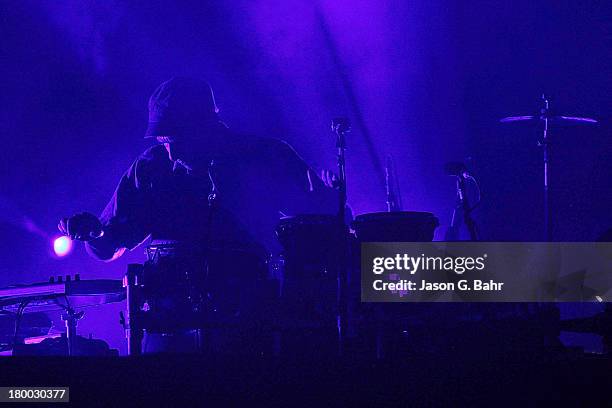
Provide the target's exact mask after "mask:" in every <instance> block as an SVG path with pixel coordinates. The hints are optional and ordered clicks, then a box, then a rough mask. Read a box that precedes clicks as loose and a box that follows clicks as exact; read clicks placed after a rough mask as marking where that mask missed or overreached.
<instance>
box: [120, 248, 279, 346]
mask: <svg viewBox="0 0 612 408" xmlns="http://www.w3.org/2000/svg"><path fill="white" fill-rule="evenodd" d="M146 253H147V259H148V260H147V262H146V263H145V264H144V265H142V264H130V265H129V266H128V270H127V273H126V275H125V277H124V281H123V284H124V286H125V288H126V294H127V314H126V315H125V316H123V317H122V324H123V326H124V329H125V331H126V337H127V338H128V353H129V354H131V355H138V354H141V353H142V340H143V337H144V333H145V331H146V333H149V334H150V333H159V334H167V333H184V332H186V331H196V332H197V337H198V339H196V341H197V343H198V347H199V349H200V351H203V349H202V347H205V346H207V344H205V343H206V342H205V340H204V339H203V337H206V336H207V332H208V331H210V330H217V329H218V330H225V329H233V328H243V329H245V330H247V329H249V328H251V327H252V326H254V325H255V324H256V323H260V322H262V321H263V320H266V319H268V318H269V314H270V308H271V302H273V301H274V300H275V299H276V298H277V297H278V285H277V283H276V282H275V281H274V280H273V279H269V277H268V272H267V264H266V260H265V259H261V258H260V257H259V256H257V255H254V254H250V253H248V252H245V251H241V250H230V249H218V248H207V249H203V248H200V247H199V246H194V245H189V244H184V243H179V242H170V241H164V243H159V242H155V243H152V244H151V245H149V246H148V247H147V248H146Z"/></svg>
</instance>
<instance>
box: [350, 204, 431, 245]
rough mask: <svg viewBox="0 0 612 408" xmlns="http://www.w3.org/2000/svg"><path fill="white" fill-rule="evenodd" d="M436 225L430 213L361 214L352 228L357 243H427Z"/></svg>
mask: <svg viewBox="0 0 612 408" xmlns="http://www.w3.org/2000/svg"><path fill="white" fill-rule="evenodd" d="M438 225H439V222H438V219H437V218H436V217H435V216H434V215H433V214H432V213H429V212H412V211H400V212H390V213H389V212H379V213H368V214H361V215H358V216H357V217H355V220H354V221H353V224H352V227H353V229H354V230H355V235H356V237H357V240H358V241H359V242H428V241H433V237H434V232H435V230H436V228H437V227H438Z"/></svg>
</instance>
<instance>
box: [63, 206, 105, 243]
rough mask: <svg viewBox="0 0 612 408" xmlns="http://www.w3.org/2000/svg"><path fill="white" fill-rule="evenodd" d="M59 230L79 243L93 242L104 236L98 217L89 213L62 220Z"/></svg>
mask: <svg viewBox="0 0 612 408" xmlns="http://www.w3.org/2000/svg"><path fill="white" fill-rule="evenodd" d="M57 228H58V229H59V230H60V232H61V233H62V234H64V235H67V236H69V237H70V238H71V239H76V240H79V241H91V240H92V239H96V238H99V237H101V236H102V224H101V223H100V220H98V217H96V216H95V215H93V214H90V213H88V212H82V213H79V214H75V215H73V216H72V217H68V218H62V219H61V220H60V222H59V224H58V225H57Z"/></svg>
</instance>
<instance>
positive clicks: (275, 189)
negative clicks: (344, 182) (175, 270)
mask: <svg viewBox="0 0 612 408" xmlns="http://www.w3.org/2000/svg"><path fill="white" fill-rule="evenodd" d="M145 137H147V138H155V139H156V140H157V142H159V144H157V145H155V146H153V147H151V148H149V149H147V150H146V151H145V152H144V153H143V154H141V155H140V157H138V158H137V159H136V161H135V162H134V163H133V164H132V165H131V166H130V168H129V169H128V170H127V172H126V173H125V174H124V175H123V176H122V177H121V180H120V182H119V185H118V187H117V189H116V191H115V194H114V195H113V197H112V198H111V200H110V202H109V203H108V205H107V206H106V208H105V209H104V211H103V212H102V215H101V216H100V218H99V219H98V218H97V217H96V216H94V215H92V214H90V213H81V214H77V215H74V216H72V217H70V218H66V219H63V220H62V221H61V222H60V224H59V229H60V230H61V231H62V232H64V233H65V234H67V235H69V236H70V237H72V238H73V239H77V240H82V241H86V246H87V250H88V252H89V253H90V254H92V255H93V256H95V257H97V258H99V259H102V260H113V259H116V258H117V257H119V256H121V254H122V253H123V252H124V251H125V249H130V250H131V249H133V248H135V247H136V246H138V245H139V244H140V243H142V242H143V241H144V240H145V239H147V238H148V237H151V239H152V240H170V241H178V242H184V243H190V244H195V245H198V244H199V245H208V246H211V247H223V248H235V249H241V250H247V251H251V252H256V253H259V254H261V255H262V256H263V255H264V254H266V253H269V252H270V251H274V250H275V249H277V243H276V240H275V236H274V228H275V225H276V224H277V222H278V218H279V216H281V215H294V214H304V213H327V214H333V213H335V212H336V211H337V208H336V206H337V203H338V201H337V192H336V191H335V190H333V189H331V188H329V187H328V186H327V185H326V183H324V182H323V181H322V180H321V178H319V177H318V176H317V175H316V173H315V172H313V171H312V170H311V169H310V168H309V166H308V165H307V164H306V163H305V162H304V161H303V160H302V159H301V158H300V157H299V156H298V155H297V154H296V152H295V151H294V150H293V149H292V148H291V147H290V146H289V145H288V144H287V143H285V142H283V141H281V140H278V139H271V138H259V137H247V136H242V135H237V134H235V133H233V132H231V131H230V130H229V129H228V128H227V127H226V126H225V125H224V124H223V123H221V122H220V121H219V117H218V109H217V106H216V104H215V100H214V96H213V93H212V90H211V88H210V86H209V85H208V84H207V83H206V82H204V81H200V80H197V79H191V78H173V79H170V80H169V81H166V82H164V83H162V84H161V85H160V86H159V87H158V88H157V89H156V90H155V92H154V93H153V95H152V96H151V98H150V100H149V124H148V128H147V131H146V136H145ZM324 178H325V179H326V182H328V183H329V182H331V180H330V174H329V173H325V175H324ZM211 211H212V213H211Z"/></svg>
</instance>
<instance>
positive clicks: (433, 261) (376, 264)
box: [372, 254, 487, 275]
mask: <svg viewBox="0 0 612 408" xmlns="http://www.w3.org/2000/svg"><path fill="white" fill-rule="evenodd" d="M486 258H487V254H484V255H483V256H479V257H471V256H467V257H451V256H446V257H441V256H425V254H421V256H409V255H408V254H396V255H395V256H394V257H386V258H385V257H376V258H373V260H372V272H373V273H374V274H375V275H380V274H382V273H384V272H385V271H387V272H388V271H406V272H409V273H410V274H411V275H414V274H415V273H417V271H419V270H421V271H453V272H455V273H457V274H459V275H461V274H462V273H464V272H465V271H473V270H477V271H482V270H483V269H484V268H485V259H486Z"/></svg>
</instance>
